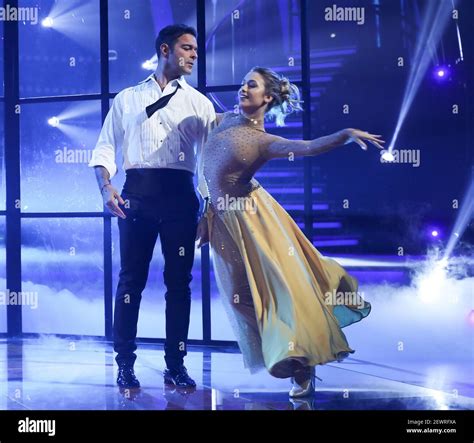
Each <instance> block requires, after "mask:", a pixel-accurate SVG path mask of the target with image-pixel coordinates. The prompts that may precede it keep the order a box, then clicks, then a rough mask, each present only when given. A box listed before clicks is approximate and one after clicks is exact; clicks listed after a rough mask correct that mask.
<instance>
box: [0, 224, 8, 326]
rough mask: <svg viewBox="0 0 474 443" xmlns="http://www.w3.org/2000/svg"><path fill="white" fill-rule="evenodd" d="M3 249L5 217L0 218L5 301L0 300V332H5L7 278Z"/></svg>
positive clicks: (0, 282)
mask: <svg viewBox="0 0 474 443" xmlns="http://www.w3.org/2000/svg"><path fill="white" fill-rule="evenodd" d="M6 255H7V250H6V248H5V217H0V293H1V294H5V299H3V296H2V299H1V300H0V332H7V276H6Z"/></svg>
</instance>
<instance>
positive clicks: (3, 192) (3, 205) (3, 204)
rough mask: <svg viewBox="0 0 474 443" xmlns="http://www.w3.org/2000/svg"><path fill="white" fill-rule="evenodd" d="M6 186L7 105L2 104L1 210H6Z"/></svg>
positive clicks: (0, 137) (0, 134)
mask: <svg viewBox="0 0 474 443" xmlns="http://www.w3.org/2000/svg"><path fill="white" fill-rule="evenodd" d="M6 198H7V196H6V185H5V103H3V102H0V210H5V208H6V206H7V205H6Z"/></svg>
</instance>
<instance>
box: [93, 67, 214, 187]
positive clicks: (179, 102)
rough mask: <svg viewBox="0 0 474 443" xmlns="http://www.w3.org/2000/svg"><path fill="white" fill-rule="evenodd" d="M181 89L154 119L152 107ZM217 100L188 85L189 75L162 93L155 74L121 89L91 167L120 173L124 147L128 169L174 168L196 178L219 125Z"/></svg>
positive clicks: (110, 172)
mask: <svg viewBox="0 0 474 443" xmlns="http://www.w3.org/2000/svg"><path fill="white" fill-rule="evenodd" d="M178 83H179V85H180V88H179V89H178V91H177V92H176V94H175V95H174V96H173V97H172V98H171V100H170V101H169V103H168V104H167V105H166V106H165V107H164V108H162V109H160V110H158V111H156V112H155V113H154V114H153V115H152V116H151V117H150V118H148V117H147V115H146V110H145V109H146V107H147V106H148V105H151V104H152V103H154V102H156V101H157V100H158V99H159V98H160V97H162V96H164V95H168V94H171V93H173V92H174V91H175V89H176V87H177V84H178ZM215 121H216V113H215V111H214V107H213V105H212V103H211V101H210V100H209V99H208V98H207V97H206V96H205V95H203V94H201V93H200V92H199V91H197V90H196V89H194V88H193V87H192V86H190V85H188V83H187V82H186V80H185V79H184V77H183V76H181V77H179V78H177V79H175V80H173V81H171V82H169V83H168V84H167V85H166V87H165V89H164V90H163V91H161V87H160V85H159V84H158V83H157V81H156V79H155V77H154V75H150V76H149V77H148V78H147V79H146V80H144V81H143V82H141V83H139V84H138V85H136V86H133V87H130V88H126V89H124V90H123V91H120V92H119V93H118V94H117V95H116V97H115V99H114V101H113V104H112V108H111V109H110V110H109V113H108V114H107V117H106V119H105V121H104V124H103V126H102V130H101V132H100V135H99V140H98V141H97V144H96V147H95V149H94V150H93V151H92V158H91V161H90V162H89V166H90V167H94V166H103V167H105V168H106V169H107V171H108V172H109V174H110V178H112V177H113V176H114V175H115V174H116V173H117V165H116V163H115V153H116V152H117V149H119V148H121V149H122V153H123V165H122V166H123V169H124V170H127V169H131V168H170V169H184V170H186V171H190V172H192V173H193V174H194V172H195V170H196V155H198V154H199V153H200V150H201V149H202V146H203V145H204V143H205V141H206V139H207V136H208V133H209V131H210V130H211V128H212V127H213V126H214V124H215Z"/></svg>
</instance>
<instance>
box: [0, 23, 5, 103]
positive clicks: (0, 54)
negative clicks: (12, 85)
mask: <svg viewBox="0 0 474 443" xmlns="http://www.w3.org/2000/svg"><path fill="white" fill-rule="evenodd" d="M0 36H1V37H2V43H1V44H0V96H1V97H3V96H4V95H5V85H4V84H3V75H4V72H3V41H4V40H3V21H0Z"/></svg>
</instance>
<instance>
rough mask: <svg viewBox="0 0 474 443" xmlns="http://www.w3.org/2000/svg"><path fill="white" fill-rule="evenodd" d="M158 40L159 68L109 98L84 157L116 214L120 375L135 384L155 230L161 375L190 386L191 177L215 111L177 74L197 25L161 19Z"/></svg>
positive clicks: (191, 49) (194, 211) (186, 61)
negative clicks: (162, 333) (162, 303)
mask: <svg viewBox="0 0 474 443" xmlns="http://www.w3.org/2000/svg"><path fill="white" fill-rule="evenodd" d="M155 45H156V51H157V55H158V67H157V69H156V72H155V73H154V74H153V75H151V76H150V77H148V78H147V79H146V80H144V81H143V82H141V83H140V84H138V85H137V86H134V87H130V88H127V89H124V90H123V91H121V92H119V94H118V95H117V96H116V97H115V99H114V102H113V105H112V108H111V110H110V111H109V113H108V115H107V117H106V119H105V122H104V125H103V128H102V131H101V133H100V136H99V140H98V142H97V145H96V147H95V149H94V151H93V155H92V159H91V161H90V163H89V166H90V167H94V168H95V173H96V177H97V182H98V184H99V188H100V191H101V193H102V196H103V200H104V205H105V206H106V207H107V208H108V209H109V210H110V212H112V214H114V215H116V216H118V217H119V219H118V227H119V232H120V260H121V268H120V276H119V283H118V287H117V293H116V298H115V310H114V350H115V351H116V352H117V356H116V361H117V364H118V366H119V370H118V376H117V384H118V385H119V386H120V387H132V388H133V387H139V386H140V383H139V381H138V380H137V378H136V376H135V373H134V369H133V365H134V362H135V360H136V354H135V352H134V351H135V350H136V349H137V346H136V335H137V321H138V311H139V307H140V300H141V293H142V291H143V289H144V288H145V285H146V281H147V278H148V269H149V264H150V261H151V259H152V255H153V248H154V246H155V243H156V240H157V237H158V235H159V236H160V241H161V248H162V253H163V257H164V264H165V266H164V273H163V275H164V283H165V285H166V289H167V291H166V294H165V299H166V342H165V362H166V367H167V368H166V370H165V373H164V378H165V383H168V384H174V385H176V386H191V387H194V386H196V383H195V382H194V380H192V378H191V377H190V376H189V375H188V373H187V370H186V367H185V366H184V364H183V361H184V356H185V355H186V343H187V337H188V329H189V317H190V305H191V291H190V288H189V283H190V282H191V279H192V275H191V268H192V265H193V261H194V246H195V245H194V242H195V236H196V227H197V217H198V210H199V200H198V198H197V196H196V193H195V191H194V185H193V174H194V171H195V169H196V159H195V147H197V149H198V150H199V149H200V148H201V147H202V145H203V143H204V142H205V140H206V138H207V134H208V132H209V130H210V128H211V126H212V124H213V122H214V121H215V118H216V115H215V111H214V108H213V106H212V104H211V102H210V101H209V100H208V99H207V98H206V97H205V96H204V95H202V94H201V93H200V92H198V91H196V90H195V89H194V88H192V87H191V86H189V85H188V84H187V83H186V81H185V79H184V76H185V75H189V74H191V73H192V70H193V66H194V63H195V62H196V60H197V43H196V31H195V29H194V28H191V27H188V26H186V25H172V26H167V27H165V28H163V29H162V30H161V31H160V33H159V35H158V37H157V39H156V43H155ZM119 148H121V149H122V152H123V168H124V169H125V171H126V180H125V184H124V187H123V192H122V194H121V195H120V194H119V192H118V191H117V190H116V189H115V188H114V187H113V186H112V184H111V182H110V179H111V178H112V177H113V176H114V175H115V174H116V172H117V166H116V164H115V153H116V151H117V149H119Z"/></svg>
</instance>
